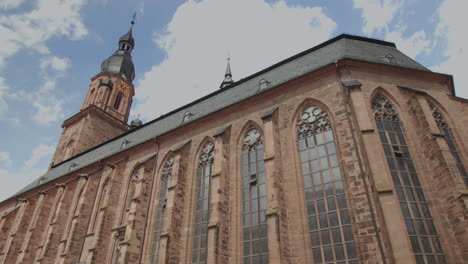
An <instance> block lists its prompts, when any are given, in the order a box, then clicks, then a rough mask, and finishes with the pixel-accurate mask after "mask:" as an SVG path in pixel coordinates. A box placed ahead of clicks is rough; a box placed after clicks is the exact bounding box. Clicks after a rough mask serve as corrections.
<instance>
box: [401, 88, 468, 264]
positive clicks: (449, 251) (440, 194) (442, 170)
mask: <svg viewBox="0 0 468 264" xmlns="http://www.w3.org/2000/svg"><path fill="white" fill-rule="evenodd" d="M403 94H405V95H406V96H407V97H409V100H408V101H407V104H408V109H409V111H410V113H411V116H413V117H414V118H415V123H416V132H417V134H418V135H419V141H420V143H419V144H418V145H420V146H421V147H422V148H423V153H424V156H425V157H426V159H427V160H430V162H429V164H427V165H426V166H430V167H426V168H427V171H426V174H427V175H428V176H429V177H426V181H424V182H423V183H422V184H423V186H424V187H426V189H425V190H424V191H425V193H426V195H427V196H428V197H429V199H430V200H429V201H428V203H429V206H430V209H431V210H432V212H433V215H432V216H433V218H434V219H435V221H434V222H435V225H436V229H437V231H438V233H439V235H440V236H441V240H442V244H443V248H444V252H445V254H446V255H447V261H448V262H449V263H466V261H468V256H466V255H465V256H462V255H461V254H460V252H463V251H462V250H461V249H463V248H466V247H467V246H468V244H464V243H463V237H464V236H467V235H468V234H467V233H466V230H465V229H466V226H467V225H468V220H467V219H464V214H466V213H467V210H466V208H465V207H464V202H463V200H462V197H461V196H458V197H457V192H458V190H463V189H465V185H464V182H463V180H462V177H461V175H460V173H459V171H458V168H457V166H456V161H455V159H454V157H453V156H452V154H451V152H450V150H449V148H448V145H447V143H446V141H445V139H443V138H442V137H440V136H437V134H440V131H439V129H438V127H437V125H436V124H435V121H434V119H433V117H432V113H431V111H430V109H429V105H428V104H427V101H426V99H425V98H423V96H421V95H415V94H412V93H411V92H404V93H403ZM428 183H430V185H429V184H428ZM428 185H429V186H432V187H429V186H428ZM426 190H427V191H426ZM454 194H455V195H454ZM439 212H440V213H439ZM442 212H445V213H442ZM461 219H464V220H461ZM437 220H439V221H437ZM448 226H450V227H451V228H447V227H448ZM455 230H463V231H462V232H455ZM447 245H450V246H447ZM463 259H464V260H463Z"/></svg>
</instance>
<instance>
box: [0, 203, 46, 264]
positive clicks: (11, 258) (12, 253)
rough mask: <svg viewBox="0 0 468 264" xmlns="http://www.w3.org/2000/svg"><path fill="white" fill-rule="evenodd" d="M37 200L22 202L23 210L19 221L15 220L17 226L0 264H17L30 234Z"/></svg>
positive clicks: (11, 234)
mask: <svg viewBox="0 0 468 264" xmlns="http://www.w3.org/2000/svg"><path fill="white" fill-rule="evenodd" d="M37 199H38V197H37V196H36V197H33V198H31V199H28V200H27V201H23V202H22V203H23V204H22V205H21V210H20V212H18V214H17V215H16V218H17V219H15V224H14V226H13V227H12V229H11V231H10V234H9V237H8V238H7V241H6V244H5V247H4V249H3V252H2V253H3V259H0V263H5V264H6V263H15V261H16V257H17V256H18V254H19V253H20V249H21V244H22V242H23V239H24V237H25V236H26V233H27V232H28V230H27V228H28V226H29V223H30V221H31V217H32V215H33V213H34V211H35V207H36V204H37Z"/></svg>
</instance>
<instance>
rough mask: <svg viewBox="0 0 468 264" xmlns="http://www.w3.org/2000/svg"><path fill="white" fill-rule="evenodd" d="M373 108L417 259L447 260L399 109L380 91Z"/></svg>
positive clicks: (419, 261)
mask: <svg viewBox="0 0 468 264" xmlns="http://www.w3.org/2000/svg"><path fill="white" fill-rule="evenodd" d="M372 111H373V114H374V119H375V122H376V125H377V130H378V132H379V137H380V140H381V143H382V146H383V149H384V153H385V156H386V159H387V162H388V166H389V168H390V172H391V176H392V180H393V184H394V186H395V192H396V194H397V196H398V199H399V201H400V207H401V210H402V213H403V216H404V219H405V224H406V228H407V231H408V235H409V239H410V242H411V247H412V249H413V254H414V256H415V258H416V263H418V264H419V263H446V260H445V257H444V253H443V251H442V247H441V245H440V241H439V235H438V234H437V231H436V229H435V226H434V223H433V219H432V216H431V213H430V212H429V207H428V204H427V201H426V198H425V196H424V192H423V189H422V187H421V183H420V180H419V177H418V175H417V172H416V169H415V167H414V164H413V160H412V158H411V155H410V152H409V148H408V145H407V143H406V139H405V135H404V131H403V127H402V124H401V121H400V118H399V116H398V113H397V111H396V109H395V108H394V106H393V105H392V103H391V102H390V101H389V100H388V99H387V98H385V97H384V96H383V95H382V94H380V93H378V94H377V95H376V96H375V97H374V99H373V100H372Z"/></svg>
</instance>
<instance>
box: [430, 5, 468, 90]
mask: <svg viewBox="0 0 468 264" xmlns="http://www.w3.org/2000/svg"><path fill="white" fill-rule="evenodd" d="M467 9H468V2H467V1H466V0H445V1H444V2H443V3H442V4H441V5H440V7H439V9H438V15H439V24H438V26H437V30H436V36H437V37H439V38H441V39H444V40H445V42H446V43H445V44H446V48H445V52H444V55H445V56H447V59H446V60H445V61H443V62H442V63H440V64H439V65H435V66H433V67H431V69H432V70H434V71H437V72H445V73H449V74H453V75H454V79H455V88H456V91H457V95H458V96H460V97H464V98H468V74H466V62H467V61H468V35H467V34H465V33H463V32H466V25H468V16H467V15H466V12H465V10H467Z"/></svg>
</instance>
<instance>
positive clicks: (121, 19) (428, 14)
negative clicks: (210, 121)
mask: <svg viewBox="0 0 468 264" xmlns="http://www.w3.org/2000/svg"><path fill="white" fill-rule="evenodd" d="M467 9H468V1H466V0H340V1H323V0H283V1H277V0H199V1H194V0H189V1H183V0H146V1H145V0H132V1H128V0H0V36H1V37H0V131H1V133H0V135H1V143H0V179H1V180H2V184H1V185H0V200H2V199H5V198H7V197H8V196H9V195H11V194H12V193H14V192H16V191H17V190H19V189H20V188H21V187H23V186H24V185H26V184H27V183H29V182H30V181H32V180H33V179H35V178H37V177H39V176H40V175H42V174H43V173H44V172H45V171H46V169H47V166H48V164H49V162H50V160H51V158H52V155H53V153H54V150H55V146H56V144H57V142H58V140H59V137H60V133H61V131H62V129H61V127H60V126H61V124H62V122H63V120H64V119H66V118H68V117H70V116H71V115H73V114H75V113H77V112H78V111H79V108H80V106H81V103H82V102H83V99H84V96H85V95H86V92H87V89H88V85H89V83H90V78H91V77H93V76H94V75H95V74H97V73H98V72H99V67H100V64H101V62H102V61H103V60H104V59H106V58H107V57H108V56H110V55H111V54H112V52H114V51H115V50H116V48H117V40H118V38H119V37H120V36H121V35H123V34H124V33H125V32H126V31H127V30H128V28H129V22H130V20H131V17H132V13H133V12H134V11H136V12H137V16H138V18H137V24H136V25H135V28H134V37H135V39H136V47H135V50H134V52H133V61H134V63H135V66H136V79H135V82H134V84H135V87H136V100H135V101H134V105H133V107H132V108H133V110H132V116H136V115H137V114H140V115H141V117H142V119H143V120H144V121H149V120H151V119H153V118H155V117H158V116H160V115H162V114H164V113H166V112H169V111H170V110H173V109H175V108H176V107H178V106H182V105H184V104H186V103H188V102H190V101H193V100H194V99H197V98H199V97H202V96H204V95H206V94H208V93H210V92H212V91H214V90H216V89H218V87H219V84H220V82H221V81H222V79H223V73H224V70H225V64H226V57H227V56H228V55H229V54H230V56H231V57H232V60H231V65H232V70H233V75H234V79H235V80H239V79H241V78H243V77H246V76H248V75H250V74H253V73H255V72H257V71H259V70H261V69H263V68H266V67H268V66H270V65H272V64H274V63H275V62H278V61H280V60H282V59H285V58H288V57H290V56H292V55H294V54H296V53H298V52H300V51H303V50H305V49H308V48H310V47H313V46H314V45H317V44H319V43H321V42H324V41H326V40H328V39H330V38H332V37H334V36H337V35H339V34H342V33H348V34H354V35H360V36H367V37H372V38H378V39H383V40H388V41H392V42H395V43H396V45H397V47H398V48H399V49H400V50H402V51H403V52H404V53H406V54H407V55H409V56H411V57H412V58H414V59H416V60H417V61H419V62H420V63H422V64H423V65H425V66H426V67H429V68H430V69H431V70H433V71H437V72H443V73H449V74H453V75H454V78H455V85H456V93H457V95H458V96H460V97H464V98H468V74H467V73H466V67H467V66H466V62H467V61H468V35H467V34H466V26H467V25H468V18H467V17H468V16H467V15H466V14H465V12H466V10H467Z"/></svg>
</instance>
